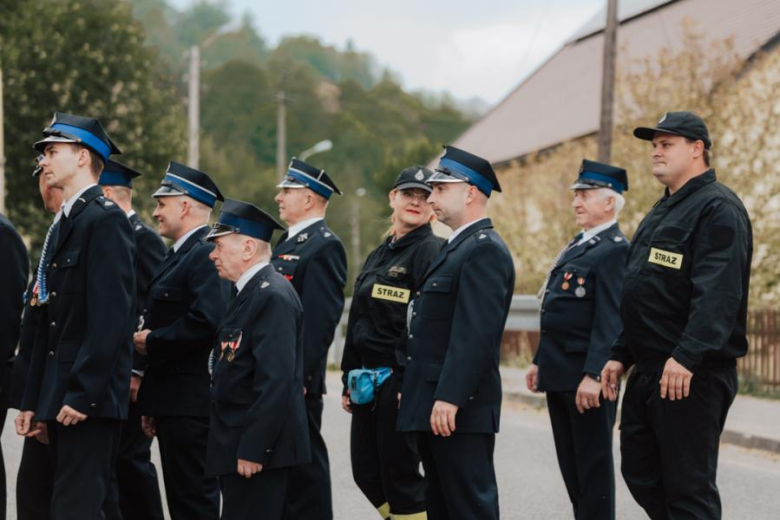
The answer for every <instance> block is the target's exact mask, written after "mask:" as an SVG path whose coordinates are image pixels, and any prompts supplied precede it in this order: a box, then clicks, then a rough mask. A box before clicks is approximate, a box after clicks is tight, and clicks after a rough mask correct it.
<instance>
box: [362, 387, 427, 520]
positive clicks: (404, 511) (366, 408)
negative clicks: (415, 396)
mask: <svg viewBox="0 0 780 520" xmlns="http://www.w3.org/2000/svg"><path fill="white" fill-rule="evenodd" d="M398 390H399V384H398V378H397V377H396V375H395V374H393V375H392V376H390V377H389V378H388V379H387V380H386V381H385V382H384V384H383V385H382V386H381V387H380V388H379V395H378V396H377V399H376V401H375V402H373V403H368V404H364V405H356V404H353V405H352V432H351V439H350V441H351V442H350V454H351V459H352V476H353V478H354V479H355V483H356V484H357V485H358V487H359V488H360V490H361V491H362V492H363V494H364V495H365V496H366V498H367V499H368V500H369V502H371V504H372V505H373V506H374V507H375V508H377V510H378V511H379V512H380V514H381V515H382V516H383V517H384V518H388V517H389V514H391V513H392V514H393V515H413V514H419V513H422V512H424V511H425V487H424V481H423V476H422V474H421V473H420V455H419V454H418V452H417V437H418V434H417V433H414V432H398V431H396V427H395V425H396V421H397V420H398V397H397V395H398Z"/></svg>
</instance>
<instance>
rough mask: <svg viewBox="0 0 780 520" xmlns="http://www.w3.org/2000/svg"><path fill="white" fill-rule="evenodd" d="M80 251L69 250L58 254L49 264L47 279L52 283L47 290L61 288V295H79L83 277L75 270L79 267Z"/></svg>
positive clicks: (82, 285)
mask: <svg viewBox="0 0 780 520" xmlns="http://www.w3.org/2000/svg"><path fill="white" fill-rule="evenodd" d="M80 256H81V250H80V249H69V250H66V251H62V252H61V253H59V254H58V255H57V256H56V258H54V260H53V261H52V262H51V263H50V264H49V279H50V280H51V281H52V284H51V285H50V287H49V289H52V288H54V287H61V289H59V291H60V292H61V293H62V294H72V293H79V292H81V291H82V290H83V287H84V284H83V283H82V282H83V280H82V278H83V276H82V274H81V271H80V270H78V269H75V267H77V266H78V265H79V257H80Z"/></svg>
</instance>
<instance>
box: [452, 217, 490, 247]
mask: <svg viewBox="0 0 780 520" xmlns="http://www.w3.org/2000/svg"><path fill="white" fill-rule="evenodd" d="M480 220H483V219H481V218H478V219H477V220H472V221H471V222H469V223H468V224H463V225H462V226H460V227H459V228H458V229H456V230H455V231H453V232H452V234H451V235H450V236H449V238H447V243H448V244H451V243H452V241H453V240H455V238H456V237H457V236H458V235H460V234H461V233H463V231H464V230H465V229H466V228H467V227H469V226H471V225H473V224H474V223H476V222H479V221H480Z"/></svg>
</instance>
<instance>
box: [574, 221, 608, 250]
mask: <svg viewBox="0 0 780 520" xmlns="http://www.w3.org/2000/svg"><path fill="white" fill-rule="evenodd" d="M615 224H617V219H614V218H613V219H612V220H610V221H609V222H604V223H603V224H600V225H598V226H596V227H592V228H590V229H588V230H585V229H583V230H582V238H581V239H580V241H579V242H577V245H579V244H582V243H584V242H587V241H588V240H590V239H591V238H593V237H595V236H596V235H598V234H599V233H601V232H602V231H604V230H605V229H609V228H610V227H612V226H614V225H615Z"/></svg>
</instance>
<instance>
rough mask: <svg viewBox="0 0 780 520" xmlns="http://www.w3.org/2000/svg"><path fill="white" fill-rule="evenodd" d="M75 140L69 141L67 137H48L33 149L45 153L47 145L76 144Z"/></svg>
mask: <svg viewBox="0 0 780 520" xmlns="http://www.w3.org/2000/svg"><path fill="white" fill-rule="evenodd" d="M75 142H77V141H75V140H74V139H69V138H67V137H61V136H57V135H50V136H48V137H46V138H45V139H43V140H41V141H38V142H37V143H35V144H34V145H33V148H35V149H36V150H37V151H39V152H41V153H43V151H44V150H45V149H46V145H47V144H49V143H75Z"/></svg>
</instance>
